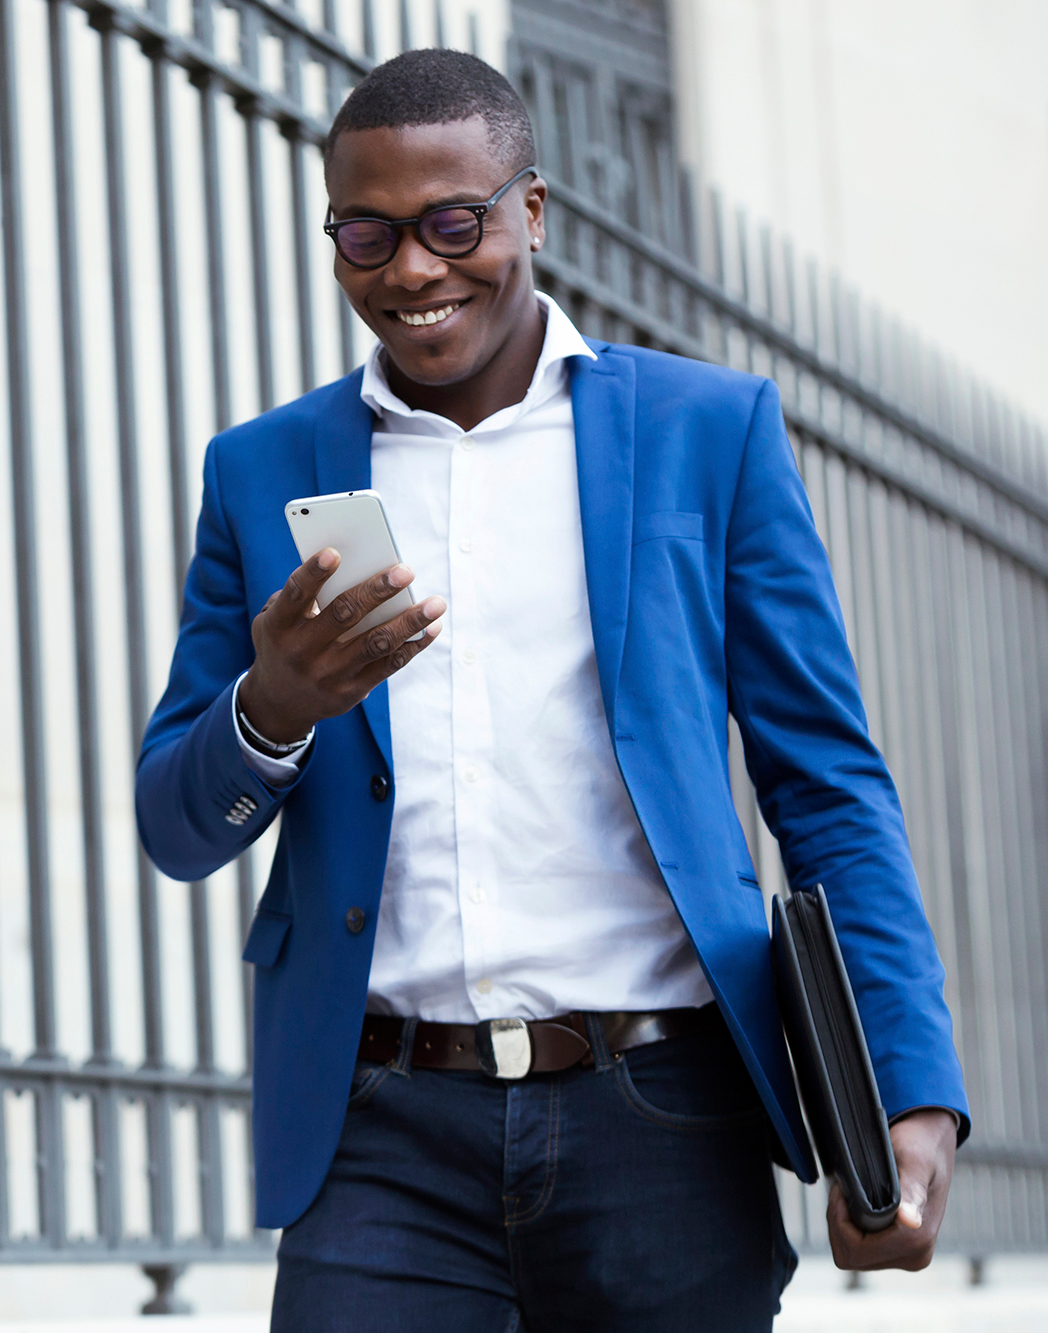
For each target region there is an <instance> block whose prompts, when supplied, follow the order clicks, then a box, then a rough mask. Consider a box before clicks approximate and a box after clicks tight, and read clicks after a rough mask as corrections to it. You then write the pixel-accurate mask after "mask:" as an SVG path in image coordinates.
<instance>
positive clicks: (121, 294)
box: [92, 15, 174, 1245]
mask: <svg viewBox="0 0 1048 1333" xmlns="http://www.w3.org/2000/svg"><path fill="white" fill-rule="evenodd" d="M92 23H93V24H94V25H95V26H96V27H97V28H98V30H99V41H100V45H101V57H102V101H103V119H104V126H105V158H106V199H107V204H108V212H109V236H110V269H111V281H112V303H113V342H114V357H115V366H116V389H117V437H118V442H119V454H120V501H121V506H120V507H121V519H122V528H123V561H124V596H125V600H126V619H127V649H128V681H129V687H130V705H131V743H132V764H133V763H134V761H135V760H136V759H137V756H138V751H139V748H140V747H141V743H142V735H143V733H144V731H145V724H146V719H147V716H148V707H149V701H148V694H147V689H148V686H147V677H146V655H145V654H146V636H145V590H144V586H143V569H142V527H141V510H140V497H139V481H138V439H137V422H136V410H135V382H134V350H133V330H132V327H131V293H130V271H129V270H130V261H129V256H128V241H127V201H126V194H125V188H124V176H125V166H124V138H123V108H122V104H121V95H120V84H121V80H120V68H119V49H118V46H117V42H118V38H117V35H116V33H115V31H114V30H113V28H112V27H111V26H110V25H109V23H108V22H107V21H106V16H105V15H96V16H92ZM138 902H139V908H138V910H139V929H140V932H141V941H142V943H141V949H142V997H143V1009H144V1015H143V1017H144V1020H145V1045H146V1066H147V1067H148V1068H151V1069H161V1068H163V1066H164V1064H165V1059H164V1025H163V1008H162V1000H161V989H160V923H159V916H158V909H157V897H156V872H155V871H154V869H153V866H152V863H151V862H150V861H149V858H148V857H147V856H146V854H145V850H144V849H143V847H142V845H141V843H139V845H138ZM146 1115H147V1131H148V1140H149V1174H150V1221H151V1229H152V1234H153V1237H154V1238H155V1239H156V1240H158V1241H160V1242H161V1243H162V1244H164V1245H171V1244H173V1241H174V1213H173V1198H172V1179H171V1165H172V1164H171V1123H170V1107H169V1102H168V1098H167V1096H166V1094H165V1093H164V1092H163V1091H157V1092H156V1093H154V1094H153V1095H152V1096H151V1097H149V1098H147V1100H146Z"/></svg>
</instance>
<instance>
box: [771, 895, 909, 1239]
mask: <svg viewBox="0 0 1048 1333" xmlns="http://www.w3.org/2000/svg"><path fill="white" fill-rule="evenodd" d="M772 947H773V950H774V956H775V982H776V987H777V989H778V993H779V1008H780V1011H781V1013H782V1025H783V1027H784V1028H785V1030H786V1040H787V1041H788V1042H789V1046H790V1054H791V1055H792V1056H793V1065H794V1069H795V1070H796V1072H797V1082H798V1083H799V1084H800V1091H801V1098H802V1099H803V1101H804V1110H805V1112H806V1114H807V1117H808V1123H809V1125H810V1126H811V1131H812V1136H813V1137H814V1139H815V1146H816V1148H817V1149H818V1152H819V1160H820V1161H821V1162H822V1169H823V1172H824V1173H825V1174H826V1175H827V1176H833V1177H835V1178H836V1180H837V1183H838V1184H839V1185H840V1187H841V1192H842V1194H843V1195H844V1199H845V1202H846V1203H847V1205H848V1212H849V1214H850V1216H851V1219H852V1221H853V1222H854V1223H855V1225H856V1226H857V1227H859V1228H860V1230H862V1231H883V1230H884V1228H885V1227H888V1226H891V1224H892V1222H893V1221H894V1220H895V1214H896V1212H897V1210H898V1207H899V1174H898V1171H897V1170H896V1166H895V1154H894V1152H893V1151H892V1145H891V1139H890V1137H889V1135H888V1117H887V1116H886V1115H885V1112H884V1107H883V1106H882V1105H881V1097H880V1093H879V1092H878V1090H877V1079H876V1076H875V1075H874V1072H873V1065H872V1063H871V1062H870V1052H869V1049H868V1047H867V1045H866V1037H865V1035H864V1034H863V1030H862V1023H861V1022H860V1020H859V1011H858V1009H857V1008H856V1006H855V996H854V994H853V993H852V988H851V982H850V981H849V980H848V973H847V971H846V969H845V966H844V959H843V958H842V957H841V950H840V945H839V944H838V943H837V935H836V933H835V931H834V929H833V921H832V920H831V919H830V909H829V906H828V904H827V902H826V894H825V892H824V891H823V887H822V885H821V884H819V885H817V886H816V888H815V892H814V893H800V892H798V893H794V894H793V896H792V897H791V898H790V899H789V901H788V902H783V900H782V898H780V897H779V895H778V894H776V895H775V898H774V899H773V902H772Z"/></svg>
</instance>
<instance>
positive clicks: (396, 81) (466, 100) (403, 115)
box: [324, 47, 535, 175]
mask: <svg viewBox="0 0 1048 1333" xmlns="http://www.w3.org/2000/svg"><path fill="white" fill-rule="evenodd" d="M472 116H482V117H483V119H484V121H485V122H486V124H487V127H488V137H489V139H490V141H491V146H492V149H493V150H494V152H495V154H496V156H497V157H498V158H499V160H500V161H502V162H504V163H505V165H506V168H507V170H508V172H509V174H510V175H513V174H514V173H515V172H517V171H522V170H523V169H524V167H530V166H531V165H532V163H533V162H534V161H535V136H534V134H533V132H532V129H531V121H530V120H529V118H528V113H527V109H526V108H525V106H524V103H523V102H522V101H521V100H520V97H519V95H518V94H517V92H516V90H515V89H514V88H513V86H512V84H511V83H510V82H509V81H508V80H507V79H506V78H504V77H503V76H502V75H501V74H500V73H499V72H498V70H497V69H493V68H492V67H491V65H489V64H487V63H486V62H485V61H483V60H481V59H480V58H479V57H478V56H474V55H470V54H469V53H468V52H467V51H450V50H446V49H443V48H438V47H424V48H421V49H419V50H414V51H405V52H403V54H402V55H399V56H394V57H393V59H392V60H387V61H386V62H385V64H382V65H376V66H375V68H374V69H373V70H372V71H371V72H370V74H368V75H367V77H366V78H365V79H362V80H361V82H360V83H358V84H357V86H356V87H355V88H354V89H353V91H352V92H351V93H350V95H349V96H348V97H347V98H346V100H345V101H344V102H343V103H342V106H341V107H340V108H339V111H338V114H337V115H336V116H335V119H334V121H333V122H332V124H331V129H330V130H329V131H328V136H327V139H326V141H325V143H324V170H325V171H327V169H328V168H329V167H330V165H331V159H332V157H333V155H334V152H335V143H336V142H337V140H338V138H339V136H340V135H341V134H343V133H344V132H345V131H346V130H378V129H398V128H399V127H400V126H401V125H447V124H449V123H450V122H452V121H456V120H469V119H470V117H472Z"/></svg>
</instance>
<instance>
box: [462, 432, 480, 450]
mask: <svg viewBox="0 0 1048 1333" xmlns="http://www.w3.org/2000/svg"><path fill="white" fill-rule="evenodd" d="M459 444H461V445H462V447H463V449H472V448H473V446H474V444H476V440H472V439H470V437H469V436H468V435H463V437H462V439H461V440H459Z"/></svg>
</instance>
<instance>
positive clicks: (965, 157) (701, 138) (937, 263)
mask: <svg viewBox="0 0 1048 1333" xmlns="http://www.w3.org/2000/svg"><path fill="white" fill-rule="evenodd" d="M669 3H670V6H671V14H672V19H673V24H674V28H675V41H674V55H675V59H676V62H677V95H678V135H679V141H680V148H681V154H682V157H683V159H684V161H685V163H687V164H688V165H689V166H690V167H692V168H693V169H695V170H697V171H700V172H701V173H702V176H703V177H704V178H705V179H706V180H707V181H708V182H709V183H711V184H712V185H714V186H716V187H719V188H720V189H721V190H722V191H723V195H724V198H725V202H726V203H727V204H728V205H729V206H734V205H741V206H743V207H744V208H745V209H746V210H747V211H748V212H749V213H750V215H751V216H752V217H753V218H754V219H755V220H757V221H765V222H769V223H771V224H772V226H773V227H774V228H775V229H776V230H777V231H779V232H783V233H785V234H786V235H788V236H789V237H791V238H792V240H793V241H794V242H795V244H796V246H797V248H798V250H799V251H800V252H802V253H805V252H807V253H810V254H812V255H814V256H816V257H817V258H818V259H819V260H820V261H823V262H824V263H825V264H826V265H827V266H829V267H833V268H836V269H838V270H839V271H840V273H841V274H842V276H843V278H844V280H845V282H846V283H848V284H849V285H854V286H857V287H858V288H859V289H860V290H861V291H862V292H863V293H864V294H865V295H866V296H867V297H869V298H871V299H873V300H875V301H876V302H878V303H879V304H880V305H881V306H882V307H883V308H885V309H886V310H887V311H888V312H889V313H891V314H896V315H899V316H900V317H901V318H902V319H903V320H904V321H906V322H907V323H909V324H911V325H913V326H915V327H916V328H917V330H918V331H919V332H920V333H921V334H922V335H924V336H925V337H927V338H928V339H929V340H930V341H932V342H933V343H936V344H938V345H939V346H940V347H942V348H943V349H944V350H945V351H947V352H949V353H952V354H953V355H955V356H956V357H957V358H958V359H959V361H960V363H961V364H962V365H967V366H968V367H969V368H970V369H972V370H973V371H974V372H975V373H976V374H977V375H978V377H979V378H980V379H982V380H983V381H986V382H988V383H989V384H990V385H991V386H994V387H996V388H998V389H999V390H1001V391H1002V392H1003V393H1004V394H1005V395H1006V396H1007V397H1009V398H1010V399H1012V400H1013V402H1014V403H1015V404H1016V405H1017V406H1019V407H1020V408H1023V409H1025V410H1027V411H1028V412H1030V413H1031V414H1033V415H1034V416H1036V417H1039V418H1040V419H1041V420H1042V421H1043V420H1048V374H1046V373H1045V371H1046V367H1048V245H1046V244H1045V238H1046V237H1048V5H1045V4H1044V3H1043V0H669Z"/></svg>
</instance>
